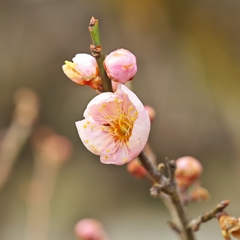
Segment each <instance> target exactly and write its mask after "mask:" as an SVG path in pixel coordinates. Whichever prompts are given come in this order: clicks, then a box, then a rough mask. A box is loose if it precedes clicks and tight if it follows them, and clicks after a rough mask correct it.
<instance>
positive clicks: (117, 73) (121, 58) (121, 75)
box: [104, 48, 137, 83]
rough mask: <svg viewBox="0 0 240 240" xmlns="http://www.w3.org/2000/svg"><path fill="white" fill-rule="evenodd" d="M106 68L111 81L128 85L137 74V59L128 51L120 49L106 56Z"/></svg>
mask: <svg viewBox="0 0 240 240" xmlns="http://www.w3.org/2000/svg"><path fill="white" fill-rule="evenodd" d="M104 68H105V70H106V72H107V75H108V77H109V78H110V79H112V80H113V81H116V82H120V83H126V82H127V81H129V80H132V79H133V77H134V76H135V74H136V72H137V64H136V57H135V56H134V55H133V54H132V53H131V52H130V51H128V50H126V49H123V48H121V49H118V50H116V51H114V52H111V53H110V54H109V55H107V56H106V58H105V60H104Z"/></svg>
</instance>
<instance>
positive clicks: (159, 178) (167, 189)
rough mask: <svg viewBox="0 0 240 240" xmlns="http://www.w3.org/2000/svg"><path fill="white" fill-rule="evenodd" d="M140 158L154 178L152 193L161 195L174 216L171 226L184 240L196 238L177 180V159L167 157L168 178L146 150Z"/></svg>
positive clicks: (155, 195)
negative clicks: (189, 225) (159, 169)
mask: <svg viewBox="0 0 240 240" xmlns="http://www.w3.org/2000/svg"><path fill="white" fill-rule="evenodd" d="M139 159H140V161H141V163H142V165H143V166H144V167H145V169H146V170H147V171H148V173H149V175H150V176H151V178H152V180H153V187H152V188H151V190H150V191H151V195H152V196H154V197H160V198H161V199H162V200H163V202H164V204H165V205H166V207H167V209H168V210H169V212H170V214H171V216H172V220H173V221H172V222H171V223H170V226H171V228H172V229H174V231H175V232H177V233H178V234H179V236H180V238H181V239H182V240H194V239H195V238H194V235H193V232H192V229H191V228H190V227H188V225H187V224H188V219H187V215H186V212H185V208H184V205H183V203H182V201H181V198H180V195H179V191H178V187H177V184H176V182H175V169H176V164H175V161H173V160H168V159H166V167H167V170H168V175H169V176H168V178H167V177H166V176H164V175H163V174H162V172H160V171H158V169H157V167H156V166H155V165H154V164H153V163H152V162H151V161H150V160H149V159H148V156H147V155H146V154H145V153H144V151H142V152H141V153H140V155H139Z"/></svg>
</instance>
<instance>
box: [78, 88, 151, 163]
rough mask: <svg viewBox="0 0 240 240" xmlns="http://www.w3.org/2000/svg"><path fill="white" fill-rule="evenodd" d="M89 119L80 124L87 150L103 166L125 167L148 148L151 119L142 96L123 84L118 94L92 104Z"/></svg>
mask: <svg viewBox="0 0 240 240" xmlns="http://www.w3.org/2000/svg"><path fill="white" fill-rule="evenodd" d="M84 117H85V119H84V120H82V121H78V122H76V126H77V129H78V133H79V135H80V138H81V140H82V142H83V144H84V145H85V146H86V148H87V149H88V150H89V151H91V152H92V153H94V154H96V155H100V160H101V162H102V163H106V164H116V165H122V164H124V163H127V162H129V161H131V160H132V159H133V158H135V157H136V156H138V155H139V153H140V152H141V151H142V149H143V148H144V146H145V144H146V142H147V139H148V135H149V131H150V120H149V116H148V113H147V111H146V110H145V108H144V106H143V104H142V103H141V101H140V100H139V99H138V97H137V96H136V95H135V94H134V93H133V92H132V91H130V90H129V89H128V88H127V87H126V86H124V85H122V84H119V86H118V89H117V91H116V92H115V93H111V92H106V93H101V94H99V95H98V96H96V97H95V98H93V99H92V100H91V101H90V103H89V104H88V106H87V108H86V110H85V112H84Z"/></svg>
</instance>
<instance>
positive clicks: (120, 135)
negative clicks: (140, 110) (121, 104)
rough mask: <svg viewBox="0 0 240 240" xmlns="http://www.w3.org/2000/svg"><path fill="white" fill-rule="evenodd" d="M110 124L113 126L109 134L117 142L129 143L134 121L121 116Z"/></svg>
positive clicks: (123, 115)
mask: <svg viewBox="0 0 240 240" xmlns="http://www.w3.org/2000/svg"><path fill="white" fill-rule="evenodd" d="M109 124H110V126H111V128H110V130H109V132H110V133H111V134H112V135H113V136H114V137H115V140H122V141H128V139H129V138H130V136H131V135H132V128H133V121H132V120H131V119H130V118H129V117H128V116H126V115H125V114H120V116H118V118H117V119H115V121H112V122H110V123H109Z"/></svg>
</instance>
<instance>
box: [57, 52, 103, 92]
mask: <svg viewBox="0 0 240 240" xmlns="http://www.w3.org/2000/svg"><path fill="white" fill-rule="evenodd" d="M72 60H73V62H69V61H65V64H64V65H63V66H62V69H63V72H64V73H65V74H66V75H67V77H68V78H70V79H71V80H72V81H73V82H75V83H77V84H79V85H89V86H90V87H92V88H93V89H98V88H99V86H100V85H102V80H101V78H100V77H99V69H98V65H97V62H96V59H95V58H94V57H92V56H91V55H89V54H86V53H79V54H77V55H76V56H75V57H74V58H73V59H72Z"/></svg>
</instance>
